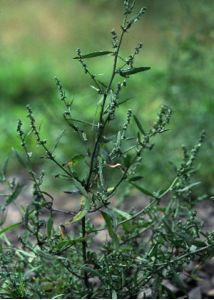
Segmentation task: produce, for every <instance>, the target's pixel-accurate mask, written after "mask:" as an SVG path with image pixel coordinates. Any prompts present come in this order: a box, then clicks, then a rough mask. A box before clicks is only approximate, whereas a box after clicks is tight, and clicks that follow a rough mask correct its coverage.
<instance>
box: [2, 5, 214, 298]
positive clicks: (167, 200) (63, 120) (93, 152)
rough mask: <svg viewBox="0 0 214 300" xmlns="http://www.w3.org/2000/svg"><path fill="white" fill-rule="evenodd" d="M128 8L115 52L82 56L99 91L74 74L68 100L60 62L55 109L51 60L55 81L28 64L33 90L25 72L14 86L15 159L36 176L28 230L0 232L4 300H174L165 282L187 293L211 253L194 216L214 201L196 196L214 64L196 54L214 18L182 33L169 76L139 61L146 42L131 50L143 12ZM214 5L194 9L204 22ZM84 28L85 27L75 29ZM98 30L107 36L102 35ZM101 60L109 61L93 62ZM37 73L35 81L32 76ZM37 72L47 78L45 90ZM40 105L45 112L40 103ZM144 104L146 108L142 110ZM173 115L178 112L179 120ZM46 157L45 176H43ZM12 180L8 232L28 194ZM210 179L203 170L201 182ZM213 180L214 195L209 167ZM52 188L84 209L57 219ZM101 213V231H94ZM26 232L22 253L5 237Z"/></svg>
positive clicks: (163, 67)
mask: <svg viewBox="0 0 214 300" xmlns="http://www.w3.org/2000/svg"><path fill="white" fill-rule="evenodd" d="M123 2H124V3H123V4H124V20H123V23H122V26H119V25H118V26H117V27H116V29H113V30H112V31H111V40H112V45H109V44H106V41H105V40H106V35H105V38H104V39H103V40H102V39H101V41H99V43H97V46H100V49H105V50H103V51H97V49H94V44H95V42H93V40H92V38H90V39H89V40H88V43H89V45H88V47H89V48H92V47H93V50H94V51H95V52H91V51H87V50H84V51H81V50H80V49H78V50H77V54H76V56H75V57H74V59H75V60H74V62H75V61H77V62H79V63H80V65H81V66H82V70H83V71H84V73H85V74H86V75H88V79H89V80H90V88H91V91H90V90H87V91H86V90H85V89H86V86H87V84H86V83H85V82H86V81H85V80H83V79H82V78H84V77H83V75H78V78H77V79H76V77H77V74H79V73H75V70H74V71H73V69H72V68H71V70H72V71H73V74H71V75H72V76H71V79H70V80H71V81H72V77H74V79H75V80H74V83H73V81H72V85H73V84H74V87H73V91H72V94H73V92H74V93H75V92H76V93H77V95H76V96H73V95H72V94H71V95H70V94H69V93H68V92H67V89H68V90H69V91H70V90H71V87H70V83H69V81H68V78H67V79H66V76H65V74H66V69H67V66H66V67H65V66H64V64H63V63H61V60H60V64H59V65H61V68H62V69H61V70H63V75H64V76H58V77H60V80H59V79H58V78H56V79H55V81H56V85H57V88H58V94H59V96H60V101H59V100H56V99H52V96H54V95H55V93H54V91H53V88H52V84H50V82H49V80H48V73H49V72H48V69H45V68H44V64H45V60H44V59H41V61H40V63H39V64H41V66H42V70H45V72H44V71H43V72H42V71H41V70H39V68H38V73H37V72H36V70H34V69H33V70H30V68H29V65H28V64H27V67H26V70H27V71H26V70H25V71H26V72H29V73H28V76H23V77H24V78H25V80H27V81H26V82H25V84H24V85H23V83H22V84H21V83H20V82H18V79H20V81H22V80H23V78H22V75H20V74H21V69H20V68H19V67H17V70H18V71H17V76H18V77H17V81H15V82H14V86H16V88H15V92H14V90H13V89H12V86H13V84H11V86H10V88H7V89H6V88H5V90H4V93H2V95H3V94H5V95H4V98H5V102H7V103H8V107H10V106H9V102H10V101H11V102H17V101H18V102H19V100H20V104H19V106H18V105H17V107H19V118H20V121H19V122H18V126H17V132H18V136H19V142H20V141H21V149H22V150H21V151H19V153H18V152H15V151H14V153H16V156H17V158H18V159H19V162H21V164H22V166H23V167H24V168H26V169H27V170H28V172H29V175H30V177H31V180H32V182H33V192H32V195H31V199H30V201H29V205H28V206H27V208H22V209H21V211H22V215H23V218H22V222H20V223H17V224H13V225H11V226H9V227H4V226H3V227H2V229H1V230H0V237H1V241H2V244H1V247H0V251H1V261H0V263H1V265H0V267H1V276H0V286H1V288H0V294H1V297H4V298H11V297H12V298H59V297H60V298H135V297H137V296H139V294H140V293H141V295H143V294H144V293H145V294H147V292H148V289H149V291H150V293H151V294H150V296H151V297H153V298H168V297H176V296H177V295H176V294H173V293H172V291H171V290H170V289H168V287H167V286H166V285H164V284H163V282H164V280H167V281H169V282H171V283H172V284H173V285H174V286H177V287H178V288H179V290H180V291H181V294H182V295H185V294H186V293H187V288H186V285H185V282H184V281H183V280H182V276H181V273H182V272H183V271H184V270H185V268H186V267H187V265H188V264H189V263H191V262H193V261H199V262H200V263H203V262H205V261H206V260H207V259H209V258H210V257H211V256H212V254H213V249H214V237H213V233H207V232H205V231H204V230H203V228H202V225H201V223H200V221H199V220H198V217H197V213H196V210H195V205H196V204H197V203H198V202H199V201H201V200H203V199H204V198H208V197H209V196H207V195H203V194H201V192H202V191H200V195H197V192H196V191H197V190H196V188H197V187H198V186H199V184H200V182H199V181H198V180H196V176H195V172H196V170H197V159H198V156H199V155H200V153H199V150H200V148H201V146H202V144H204V145H205V146H204V148H205V147H207V146H206V145H208V143H209V142H208V143H206V142H204V138H205V133H204V132H202V133H201V135H200V137H199V138H198V136H199V132H200V131H201V129H202V128H203V127H205V129H206V130H207V136H208V141H209V140H211V139H210V134H211V125H210V126H209V124H211V122H209V118H211V107H209V104H210V106H211V98H210V97H209V95H211V91H212V88H211V83H209V80H208V79H207V80H205V79H204V77H203V74H202V73H203V68H202V67H201V65H203V66H204V65H206V64H207V69H206V70H205V71H204V74H206V75H207V74H208V73H209V68H210V62H211V60H212V57H211V55H208V53H206V54H205V53H203V51H206V47H204V43H201V46H202V47H198V44H199V43H200V39H201V38H203V37H204V35H205V34H207V33H208V32H210V34H211V31H209V28H211V20H209V18H208V17H207V18H206V22H205V23H204V24H206V25H204V28H202V27H199V29H200V30H199V29H198V31H197V34H195V31H196V28H195V27H194V28H192V27H191V24H190V26H189V27H188V30H187V29H186V31H185V34H184V33H182V30H181V29H182V28H181V27H179V28H180V31H179V32H177V35H176V41H177V44H176V46H171V47H173V48H172V49H173V51H172V52H171V53H172V54H173V55H171V56H170V58H169V60H168V61H167V63H165V64H161V63H160V62H158V60H157V61H156V63H157V64H159V68H154V71H153V68H152V70H150V64H147V62H148V57H149V55H148V56H147V60H145V58H144V57H143V56H142V57H143V58H141V53H143V51H144V49H143V45H142V44H141V43H137V46H135V47H134V49H133V50H132V51H128V46H130V47H131V45H132V42H133V38H132V34H131V32H133V31H131V30H132V27H133V25H135V23H136V25H137V24H138V26H139V23H141V22H138V21H139V20H141V18H142V19H144V13H145V9H144V8H141V7H140V6H139V7H138V5H136V7H135V5H134V2H135V1H128V0H125V1H123ZM136 2H137V4H138V3H140V1H136ZM38 3H40V2H38ZM52 3H54V5H56V3H57V2H55V1H53V2H52ZM83 3H84V2H83ZM98 3H100V2H97V5H98V7H99V6H100V5H101V6H103V9H104V8H105V9H107V7H109V6H106V4H105V3H106V2H105V1H103V2H102V4H98ZM73 5H74V4H73ZM82 5H83V4H82ZM114 6H115V7H116V6H117V5H115V4H114ZM62 7H63V6H62ZM69 7H70V6H69V2H65V7H64V9H65V11H64V13H65V15H66V14H67V13H68V8H69ZM74 7H75V6H74ZM83 7H84V5H83V6H82V8H83ZM207 7H208V6H207ZM207 7H206V6H200V4H199V3H198V6H196V7H195V6H194V7H193V8H192V7H191V6H190V8H192V9H196V10H197V9H198V10H197V14H198V13H200V14H201V15H202V16H203V14H205V15H207V14H208V13H209V11H208V10H207ZM112 8H113V7H112ZM188 8H189V6H187V7H186V9H188ZM183 9H185V7H184V8H183ZM169 11H170V10H169ZM104 12H105V10H104V11H103V15H102V14H101V17H103V16H104V15H105V13H104ZM165 13H166V12H165ZM116 17H117V20H118V16H116ZM101 19H102V18H100V19H99V20H101ZM85 21H86V20H85ZM117 23H118V21H117V22H116V24H117ZM81 24H82V23H81V22H80V21H79V22H78V23H77V25H76V26H77V28H76V30H78V28H81V26H83V24H82V25H81ZM94 26H95V25H94ZM83 27H84V26H83ZM137 28H138V30H139V32H140V30H141V29H140V27H137ZM202 29H203V30H202ZM94 30H95V32H96V34H98V32H97V31H98V28H97V27H96V26H95V28H94ZM193 30H194V34H193ZM54 33H55V34H56V30H55V31H54ZM95 36H96V35H95ZM128 36H130V38H129V39H128V42H126V38H127V37H128ZM138 37H139V36H138V35H136V38H137V40H138ZM210 38H212V36H210ZM172 40H173V38H172ZM95 41H96V39H95ZM206 42H207V43H209V39H208V40H206ZM124 45H125V46H126V47H124ZM194 45H196V46H197V47H196V48H195V47H194ZM81 48H82V47H81ZM147 51H148V50H147ZM148 53H149V51H148ZM159 53H160V54H161V51H159ZM64 54H65V53H64ZM8 55H9V54H8ZM37 55H38V53H37ZM69 56H70V53H69ZM41 57H43V55H42V56H41ZM64 57H65V56H63V59H64ZM151 57H152V55H151V56H150V59H151ZM151 60H152V59H151ZM201 60H203V61H201ZM17 61H18V60H17ZM47 61H48V58H47ZM95 61H99V62H98V63H97V64H94V62H95ZM15 64H16V63H15ZM39 64H38V65H39ZM53 65H54V64H53ZM56 65H58V64H56ZM56 65H55V67H56ZM28 68H29V69H28ZM194 68H195V69H194ZM6 69H7V68H6V67H5V74H7V73H6ZM31 72H32V75H33V76H35V77H33V76H32V77H31V76H30V75H31ZM46 72H47V73H46ZM37 74H38V78H40V77H41V78H40V79H39V80H38V82H37V80H36V78H37V76H36V75H37ZM149 74H151V75H149ZM210 74H211V71H210ZM8 76H10V75H8ZM19 76H20V77H19ZM5 77H6V75H5ZM5 77H4V76H3V79H4V80H6V79H5ZM21 78H22V79H21ZM40 80H41V84H40V83H39V82H40ZM29 81H30V82H29ZM62 82H65V87H66V88H64V84H62ZM34 84H35V85H34ZM203 84H204V85H203ZM37 85H38V87H37ZM156 85H157V87H156ZM2 86H3V87H5V85H2ZM14 86H13V87H14ZM147 86H148V87H147ZM197 88H198V91H197V90H196V89H197ZM201 89H203V91H204V92H201ZM199 90H200V93H199ZM80 91H81V92H80ZM209 93H210V94H209ZM40 97H42V98H43V97H44V99H46V102H44V103H42V98H40ZM146 97H148V98H147V99H145V98H146ZM192 97H201V98H202V97H203V100H204V102H205V103H206V105H205V104H204V106H202V105H201V106H200V108H199V105H198V102H197V104H195V102H194V99H192ZM33 98H35V100H34V101H32V102H33V103H32V105H27V113H26V112H24V113H20V111H21V110H22V109H21V107H22V106H23V102H28V101H29V100H30V99H32V100H33ZM53 98H56V97H55V96H54V97H53ZM135 98H139V99H141V98H143V99H142V102H141V100H140V101H139V102H138V101H136V100H135ZM201 98H200V99H201ZM144 99H145V100H144ZM178 99H180V100H179V101H180V102H178ZM198 99H199V98H198ZM183 102H186V104H185V106H183ZM169 103H170V105H168V104H169ZM32 107H33V108H32ZM171 107H172V108H171ZM205 107H206V109H205ZM6 110H7V107H6V108H5V111H6ZM172 111H175V113H174V115H175V117H174V121H172V120H171V116H172ZM177 111H178V113H177ZM156 113H157V117H155V115H156ZM204 114H206V118H205V117H204ZM5 115H6V113H5ZM25 115H26V117H24V116H25ZM154 119H155V120H154ZM4 123H5V122H4ZM171 124H172V125H171ZM196 125H197V126H196ZM7 126H8V122H7ZM180 126H182V127H180ZM169 129H170V130H169ZM170 136H171V138H170ZM196 136H197V138H195V137H196ZM185 140H188V144H191V147H185V146H182V147H179V149H181V150H179V149H178V145H179V144H180V143H181V141H182V142H183V141H185ZM172 141H173V143H174V144H173V145H172ZM211 147H212V145H210V144H209V149H211ZM16 148H18V146H17V147H16ZM173 148H174V150H173ZM172 150H173V151H172ZM203 150H204V149H203ZM167 151H169V152H167ZM204 151H205V156H204V158H203V157H202V156H201V157H200V159H201V161H202V162H204V163H205V164H206V159H207V157H208V156H206V155H208V154H209V153H208V149H206V150H204ZM172 152H175V154H173V153H172ZM23 153H24V155H23ZM180 153H182V155H180ZM179 156H180V157H181V158H180V159H178V157H179ZM38 159H39V162H42V163H41V164H42V166H43V168H44V169H45V172H43V171H37V170H38ZM169 160H170V161H171V163H170V164H169ZM167 165H169V166H170V167H168V166H167ZM207 165H209V162H208V163H207ZM202 169H203V168H202ZM6 171H7V166H6V165H5V167H4V168H3V170H2V174H1V183H2V184H3V185H5V186H7V193H6V194H7V195H4V196H3V199H4V200H3V201H2V203H1V215H2V216H3V217H2V222H1V225H4V215H5V214H6V210H7V207H8V206H9V205H10V204H11V203H12V202H14V201H15V200H16V198H17V197H18V195H19V194H20V193H21V190H22V187H21V186H20V184H19V183H17V181H14V180H11V179H7V174H6ZM204 174H205V173H203V171H202V172H201V173H200V176H199V177H200V178H203V175H204ZM206 176H207V178H206V181H205V187H207V190H206V191H207V193H208V194H209V193H211V187H210V183H209V182H210V181H211V171H210V167H209V168H207V170H206ZM209 176H210V177H209ZM169 178H170V179H169ZM47 186H49V188H50V186H52V187H53V186H55V187H57V186H58V189H59V190H61V191H62V193H63V192H64V191H66V194H68V195H70V196H71V199H69V200H70V201H72V200H73V199H72V197H73V195H77V196H78V202H79V205H78V207H77V208H76V210H75V211H64V210H63V209H61V210H58V209H56V208H55V202H54V195H52V194H51V193H49V192H47V191H46V187H47ZM153 186H155V188H153ZM157 186H158V188H157ZM136 190H137V191H139V192H140V193H141V195H142V200H143V201H144V207H143V208H142V207H141V208H140V209H137V207H136V206H135V205H130V204H129V207H131V209H126V206H127V205H126V204H127V202H128V201H130V199H131V198H130V196H132V195H133V191H136ZM58 213H60V214H63V215H64V216H65V218H64V221H63V223H62V224H61V226H60V229H58V228H57V226H56V215H57V214H58ZM96 215H98V216H99V217H100V218H101V220H102V225H97V224H96V222H95V216H96ZM66 216H67V217H69V220H68V219H67V218H66ZM21 225H22V229H24V232H23V233H22V234H20V238H19V243H20V246H21V247H17V246H16V245H14V244H13V243H11V242H10V240H9V239H8V238H7V237H6V235H5V234H6V233H7V232H10V231H13V230H14V229H15V228H21ZM68 229H70V230H71V231H70V233H69V234H68V233H67V230H68ZM102 231H105V232H106V236H107V237H108V238H107V239H106V240H105V241H104V242H102V241H101V240H100V239H99V233H100V232H102ZM191 272H192V273H191V274H190V276H194V273H195V272H196V269H194V268H193V270H192V271H191ZM147 296H148V295H147Z"/></svg>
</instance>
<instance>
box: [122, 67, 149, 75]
mask: <svg viewBox="0 0 214 300" xmlns="http://www.w3.org/2000/svg"><path fill="white" fill-rule="evenodd" d="M149 69H151V68H150V67H139V68H132V69H127V70H120V71H119V72H120V76H122V77H128V76H129V75H133V74H137V73H140V72H144V71H147V70H149Z"/></svg>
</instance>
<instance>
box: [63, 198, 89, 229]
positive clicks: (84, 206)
mask: <svg viewBox="0 0 214 300" xmlns="http://www.w3.org/2000/svg"><path fill="white" fill-rule="evenodd" d="M80 204H81V208H80V211H79V212H78V213H77V214H76V215H75V216H74V217H73V218H72V219H71V220H70V221H68V222H67V223H65V224H72V223H74V222H77V221H80V220H82V218H84V217H85V216H86V215H87V213H88V211H89V209H90V204H91V199H90V198H89V197H88V196H87V197H85V196H83V197H82V198H81V201H80Z"/></svg>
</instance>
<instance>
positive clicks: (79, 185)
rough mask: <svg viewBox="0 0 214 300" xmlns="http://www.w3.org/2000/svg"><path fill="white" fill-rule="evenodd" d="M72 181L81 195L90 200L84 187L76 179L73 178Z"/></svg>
mask: <svg viewBox="0 0 214 300" xmlns="http://www.w3.org/2000/svg"><path fill="white" fill-rule="evenodd" d="M72 181H73V184H74V185H75V187H76V188H77V189H78V190H79V192H80V194H82V195H83V196H85V197H86V198H88V193H87V191H86V190H85V188H84V186H83V185H82V184H81V183H80V182H79V181H78V180H76V179H75V178H72Z"/></svg>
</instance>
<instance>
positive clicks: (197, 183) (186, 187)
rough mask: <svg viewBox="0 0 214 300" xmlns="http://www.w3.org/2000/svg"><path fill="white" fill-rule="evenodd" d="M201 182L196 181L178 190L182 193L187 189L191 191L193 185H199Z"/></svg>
mask: <svg viewBox="0 0 214 300" xmlns="http://www.w3.org/2000/svg"><path fill="white" fill-rule="evenodd" d="M200 183H201V182H200V181H199V182H194V183H192V184H190V185H188V186H185V187H184V188H183V189H179V190H178V192H180V193H183V192H186V191H189V190H190V189H191V188H192V187H194V186H196V185H199V184H200Z"/></svg>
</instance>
